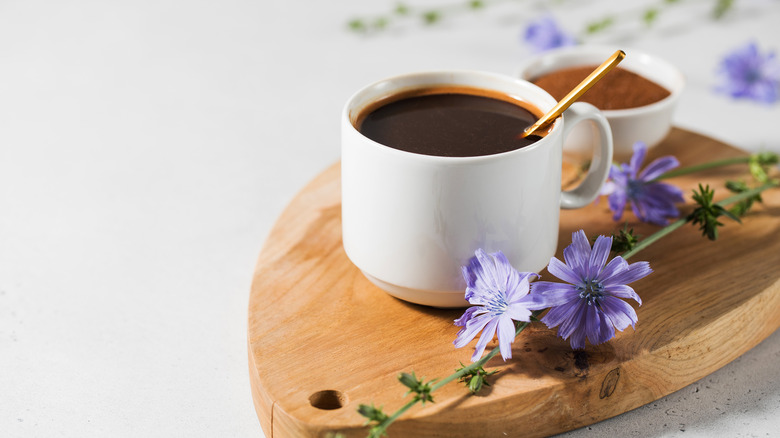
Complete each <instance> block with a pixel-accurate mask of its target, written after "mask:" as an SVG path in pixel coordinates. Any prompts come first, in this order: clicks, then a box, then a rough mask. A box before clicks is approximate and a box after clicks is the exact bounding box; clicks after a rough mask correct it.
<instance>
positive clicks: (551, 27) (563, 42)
mask: <svg viewBox="0 0 780 438" xmlns="http://www.w3.org/2000/svg"><path fill="white" fill-rule="evenodd" d="M523 40H524V41H525V42H526V43H528V44H530V45H531V46H532V47H533V49H534V51H536V52H544V51H545V50H550V49H555V48H557V47H564V46H573V45H575V44H577V40H576V39H575V38H574V37H573V36H572V35H570V34H568V33H566V32H564V31H563V30H562V29H561V28H560V27H558V23H557V22H556V21H555V18H554V17H553V16H552V15H545V16H544V17H542V18H540V19H539V20H537V21H534V22H532V23H530V24H529V25H528V27H526V28H525V32H524V33H523Z"/></svg>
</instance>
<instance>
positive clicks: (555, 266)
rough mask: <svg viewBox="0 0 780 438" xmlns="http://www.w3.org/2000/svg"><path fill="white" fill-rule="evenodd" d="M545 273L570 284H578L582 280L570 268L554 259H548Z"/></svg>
mask: <svg viewBox="0 0 780 438" xmlns="http://www.w3.org/2000/svg"><path fill="white" fill-rule="evenodd" d="M547 272H549V273H550V274H552V275H554V276H556V277H558V278H560V279H561V280H563V281H565V282H567V283H571V284H579V283H582V280H583V279H582V278H581V277H580V276H579V275H577V273H576V272H574V270H573V269H572V268H570V267H569V266H568V265H566V264H565V263H563V262H562V261H560V260H558V259H557V258H555V257H553V258H551V259H550V263H549V264H548V265H547ZM537 283H538V282H537Z"/></svg>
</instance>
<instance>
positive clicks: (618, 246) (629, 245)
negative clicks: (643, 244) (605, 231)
mask: <svg viewBox="0 0 780 438" xmlns="http://www.w3.org/2000/svg"><path fill="white" fill-rule="evenodd" d="M639 237H640V236H639V235H636V234H634V229H633V228H631V229H630V230H629V229H628V223H626V224H625V225H624V226H623V229H622V230H620V231H618V232H617V234H614V233H613V234H612V251H614V252H615V253H617V254H622V253H624V252H628V251H631V250H632V249H634V247H636V245H637V244H638V243H639Z"/></svg>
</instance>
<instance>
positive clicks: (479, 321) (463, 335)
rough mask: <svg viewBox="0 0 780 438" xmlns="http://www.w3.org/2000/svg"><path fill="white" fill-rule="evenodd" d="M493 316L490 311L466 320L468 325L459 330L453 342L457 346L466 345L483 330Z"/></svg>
mask: <svg viewBox="0 0 780 438" xmlns="http://www.w3.org/2000/svg"><path fill="white" fill-rule="evenodd" d="M491 320H492V317H491V316H490V314H488V313H483V314H481V315H479V316H476V317H474V318H472V319H470V320H468V321H467V322H466V325H465V326H464V327H463V329H461V330H460V331H459V332H458V335H457V336H456V337H455V340H454V341H453V342H452V343H453V344H455V348H461V347H464V346H465V345H466V344H468V343H469V342H471V340H472V339H474V337H475V336H476V335H477V333H479V331H480V330H482V329H483V328H484V327H485V326H486V325H487V324H488V323H489V322H490V321H491Z"/></svg>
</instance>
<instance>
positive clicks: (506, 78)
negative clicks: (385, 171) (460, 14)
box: [341, 69, 562, 164]
mask: <svg viewBox="0 0 780 438" xmlns="http://www.w3.org/2000/svg"><path fill="white" fill-rule="evenodd" d="M466 77H471V78H475V79H479V78H481V79H485V80H492V81H495V83H496V84H498V83H501V84H506V85H507V86H512V87H518V88H517V89H518V90H520V89H522V88H526V89H529V90H532V94H534V93H535V95H534V96H532V97H528V96H527V95H520V94H519V93H515V92H509V91H506V89H503V88H502V89H499V88H498V87H495V86H494V87H491V86H486V85H474V84H471V83H464V82H465V81H464V80H463V78H466ZM434 78H440V79H434ZM445 78H449V80H447V79H445ZM423 79H424V81H422V80H423ZM417 81H420V82H419V83H415V84H414V85H407V86H397V85H396V86H393V84H403V83H412V82H417ZM448 86H451V87H464V88H476V89H483V90H488V91H492V92H498V93H503V94H507V95H508V96H510V97H513V98H516V99H519V100H524V101H526V102H528V103H529V104H531V105H533V106H534V107H536V108H537V109H539V110H540V111H541V112H542V113H546V112H547V111H549V110H550V109H551V108H552V107H553V106H555V104H556V103H557V101H556V100H555V99H554V98H553V97H552V96H551V95H550V94H549V93H548V92H547V91H545V90H544V89H542V88H541V87H539V86H537V85H534V84H533V83H531V82H529V81H527V80H525V79H523V78H518V77H514V76H510V75H503V74H500V73H493V72H488V71H482V70H460V69H453V70H425V71H418V72H411V73H404V74H400V75H395V76H390V77H387V78H384V79H380V80H378V81H374V82H372V83H370V84H368V85H365V86H363V87H361V88H360V89H358V90H357V91H356V92H354V93H353V94H352V95H351V96H350V97H349V99H347V102H346V104H345V105H344V107H343V110H342V114H341V117H342V124H346V125H344V127H345V128H346V129H350V130H351V131H352V132H353V133H354V134H357V135H359V136H361V137H362V139H363V140H365V141H367V142H368V143H369V144H370V145H371V146H373V147H376V148H380V149H382V150H384V151H386V152H387V153H393V154H400V155H404V156H409V157H413V158H415V159H419V160H430V161H444V162H450V163H452V164H460V163H463V164H465V163H472V162H475V161H485V160H495V159H500V158H503V157H506V156H509V155H513V154H523V153H531V151H533V150H536V149H539V148H542V147H544V145H545V144H548V143H552V138H554V137H556V136H558V135H561V130H562V128H561V126H562V122H561V119H562V117H559V118H558V119H556V120H555V121H554V122H553V124H552V126H551V127H550V128H549V132H548V134H547V135H546V136H545V137H543V138H541V139H540V140H538V141H536V142H534V143H532V144H529V145H527V146H524V147H520V148H517V149H512V150H509V151H505V152H499V153H496V154H489V155H471V156H464V157H450V156H443V155H428V154H421V153H418V152H410V151H405V150H401V149H396V148H394V147H391V146H387V145H384V144H382V143H379V142H377V141H375V140H372V139H371V138H368V137H366V136H365V135H363V133H361V132H360V130H359V129H358V128H357V127H356V126H355V125H354V123H353V120H354V119H353V114H355V115H357V114H359V113H360V112H361V111H362V110H363V109H365V108H366V107H367V106H368V105H369V104H371V103H373V102H376V101H377V100H379V99H381V98H384V97H387V96H391V95H394V94H399V93H403V92H406V91H410V90H415V89H420V88H429V87H448ZM373 90H376V91H378V92H381V93H382V94H380V95H378V96H375V97H373V98H371V99H368V100H367V102H365V103H363V104H362V105H357V103H356V102H357V101H358V100H359V99H361V98H362V97H363V96H364V95H365V94H369V93H370V92H371V91H373ZM548 138H549V139H550V141H546V140H548Z"/></svg>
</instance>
